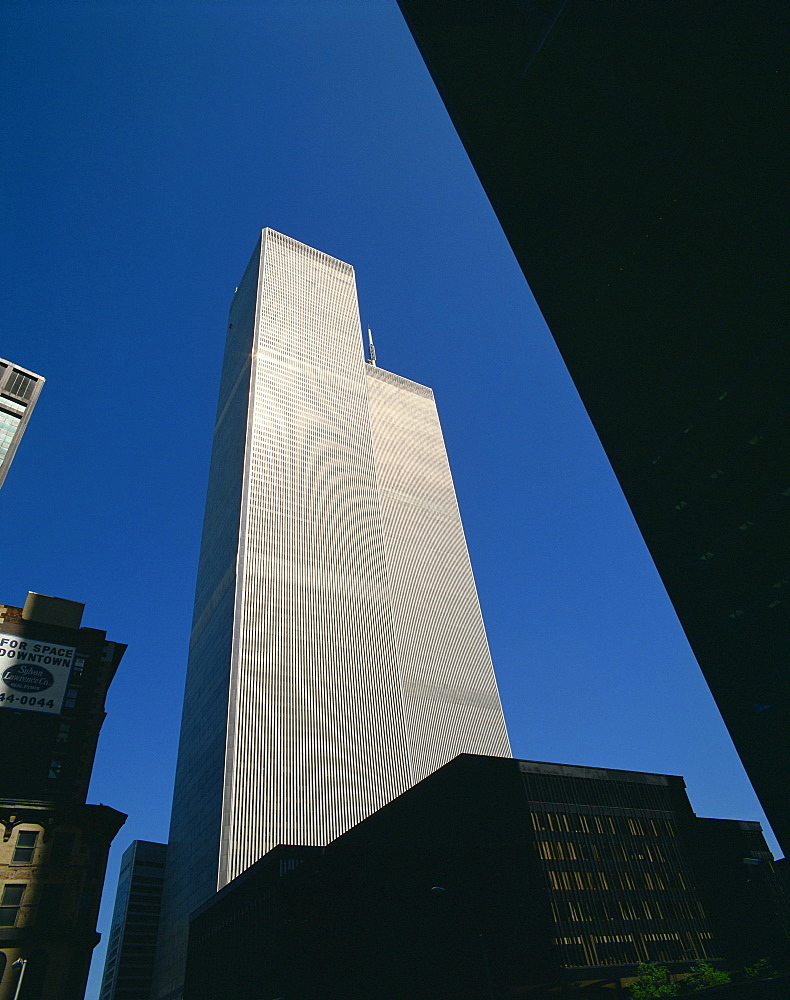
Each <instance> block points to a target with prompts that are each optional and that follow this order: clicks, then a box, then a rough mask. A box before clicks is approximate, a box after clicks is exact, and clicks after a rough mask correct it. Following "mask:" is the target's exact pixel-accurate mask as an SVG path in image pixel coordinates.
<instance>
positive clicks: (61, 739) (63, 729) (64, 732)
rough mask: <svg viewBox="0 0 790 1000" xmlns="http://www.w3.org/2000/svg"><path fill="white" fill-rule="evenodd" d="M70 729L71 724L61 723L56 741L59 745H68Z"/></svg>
mask: <svg viewBox="0 0 790 1000" xmlns="http://www.w3.org/2000/svg"><path fill="white" fill-rule="evenodd" d="M70 729H71V723H70V722H61V724H60V728H59V729H58V735H57V736H56V737H55V739H56V741H57V742H58V743H68V741H69V731H70Z"/></svg>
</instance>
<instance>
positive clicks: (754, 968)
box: [743, 958, 776, 979]
mask: <svg viewBox="0 0 790 1000" xmlns="http://www.w3.org/2000/svg"><path fill="white" fill-rule="evenodd" d="M743 972H744V975H745V976H746V978H747V979H760V978H761V977H762V976H775V975H776V967H775V966H774V963H773V962H772V961H771V960H770V958H761V959H759V961H757V962H755V963H754V965H747V966H746V968H745V969H744V970H743Z"/></svg>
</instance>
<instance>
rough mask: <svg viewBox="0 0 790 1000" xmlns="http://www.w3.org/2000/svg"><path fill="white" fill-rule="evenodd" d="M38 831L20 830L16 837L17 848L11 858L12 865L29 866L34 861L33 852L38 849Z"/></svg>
mask: <svg viewBox="0 0 790 1000" xmlns="http://www.w3.org/2000/svg"><path fill="white" fill-rule="evenodd" d="M37 840H38V831H36V830H20V831H19V833H18V834H17V835H16V846H15V847H14V854H13V856H12V858H11V864H12V865H29V864H30V863H31V861H32V860H33V852H34V851H35V849H36V841H37Z"/></svg>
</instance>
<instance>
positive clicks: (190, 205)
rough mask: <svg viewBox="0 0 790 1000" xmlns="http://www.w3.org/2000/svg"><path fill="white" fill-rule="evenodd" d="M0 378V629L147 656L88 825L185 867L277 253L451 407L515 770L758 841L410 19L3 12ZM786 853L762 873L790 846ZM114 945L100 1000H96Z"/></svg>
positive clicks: (707, 708)
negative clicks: (242, 320)
mask: <svg viewBox="0 0 790 1000" xmlns="http://www.w3.org/2000/svg"><path fill="white" fill-rule="evenodd" d="M0 34H2V37H3V42H2V45H3V53H2V80H1V81H0V83H1V84H2V93H3V95H4V96H3V101H4V104H5V108H4V111H5V117H6V123H7V125H6V132H5V138H4V140H3V146H4V148H3V153H2V156H3V160H2V162H3V171H2V183H3V186H4V190H3V205H4V207H3V218H2V238H1V242H2V253H3V271H4V275H5V283H4V289H3V295H4V303H3V315H4V319H5V328H4V331H3V336H2V340H0V355H2V356H4V357H7V358H10V359H12V360H13V361H16V362H18V363H19V364H21V365H24V366H25V367H27V368H31V369H33V370H34V371H36V372H39V373H40V374H42V375H44V376H45V377H46V378H47V380H48V381H47V384H46V386H45V388H44V392H43V393H42V396H41V399H40V401H39V404H38V407H37V409H36V412H35V414H34V417H33V420H32V421H31V424H30V426H29V429H28V431H27V434H26V437H25V440H24V441H23V444H22V446H21V448H20V450H19V452H18V454H17V457H16V459H15V462H14V466H13V468H12V470H11V472H10V474H9V477H8V479H7V481H6V485H5V487H4V488H3V491H2V495H0V516H2V519H3V526H4V527H3V546H2V552H1V554H0V601H2V602H5V603H10V604H21V603H22V602H23V601H24V598H25V595H26V593H27V591H28V590H35V591H39V592H42V593H46V594H54V595H57V596H60V597H67V598H72V599H75V600H81V601H84V602H85V603H86V606H87V607H86V612H85V618H84V624H86V625H90V626H93V627H96V628H103V629H106V630H107V632H108V635H109V637H110V638H111V639H115V640H117V641H121V642H128V643H129V651H128V653H127V654H126V657H125V659H124V661H123V662H122V664H121V668H120V670H119V672H118V675H117V677H116V680H115V682H114V684H113V687H112V689H111V692H110V695H109V698H108V704H107V707H108V713H109V714H108V717H107V721H106V723H105V726H104V730H103V733H102V737H101V740H100V743H99V751H98V755H97V760H96V766H95V769H94V776H93V783H92V786H91V794H90V801H93V802H104V803H107V804H108V805H112V806H114V807H116V808H117V809H120V810H122V811H123V812H127V813H128V814H129V819H128V821H127V823H126V826H125V827H124V828H123V829H122V831H121V833H120V834H119V835H118V837H117V839H116V843H115V846H114V847H113V851H112V855H111V860H110V867H109V871H108V877H107V884H106V891H105V900H104V904H103V907H102V916H101V923H100V930H102V931H103V932H104V934H105V941H106V931H107V927H108V924H109V919H110V915H111V909H112V900H113V896H114V891H115V882H116V878H117V870H118V862H119V859H120V855H121V853H122V851H123V850H124V849H125V848H126V846H128V844H129V842H130V841H131V840H132V839H134V838H141V839H147V840H166V838H167V827H168V818H169V811H170V796H171V788H172V780H173V772H174V765H175V753H176V742H177V737H178V725H179V717H180V711H181V697H182V691H183V680H184V670H185V665H186V653H187V640H188V633H189V627H190V617H191V607H192V597H193V591H194V582H195V570H196V564H197V554H198V545H199V541H200V530H201V522H202V512H203V501H204V495H205V486H206V478H207V473H208V461H209V449H210V444H211V433H212V426H213V418H214V411H215V406H216V394H217V387H218V379H219V366H220V361H221V356H222V348H223V337H224V331H225V327H226V323H227V318H226V317H227V309H228V305H229V303H230V299H231V296H232V294H233V290H234V288H235V286H236V284H237V283H238V280H239V278H240V277H241V274H242V271H243V269H244V266H245V264H246V262H247V260H248V258H249V255H250V253H251V252H252V249H253V246H254V244H255V241H256V239H257V235H258V231H259V230H260V229H261V228H262V227H263V226H272V227H273V228H275V229H278V230H280V231H281V232H284V233H287V234H288V235H290V236H293V237H294V238H296V239H298V240H301V241H302V242H304V243H308V244H310V245H311V246H314V247H317V248H318V249H320V250H323V251H325V252H327V253H330V254H332V255H334V256H336V257H339V258H341V259H342V260H345V261H348V262H349V263H351V264H353V265H354V267H355V269H356V273H357V282H358V287H359V297H360V304H361V309H362V322H363V325H364V326H368V325H369V326H371V327H373V330H374V333H375V336H376V345H377V351H378V359H379V363H380V365H381V366H382V367H384V368H388V369H389V370H391V371H394V372H397V373H399V374H401V375H404V376H406V377H408V378H411V379H414V380H416V381H418V382H422V383H424V384H427V385H430V386H433V388H434V390H435V393H436V397H437V402H438V406H439V412H440V416H441V418H442V423H443V427H444V432H445V437H446V442H447V449H448V453H449V456H450V463H451V466H452V469H453V473H454V476H455V483H456V489H457V492H458V498H459V503H460V507H461V513H462V516H463V520H464V524H465V527H466V531H467V538H468V543H469V549H470V552H471V556H472V562H473V565H474V568H475V573H476V578H477V583H478V588H479V592H480V600H481V604H482V607H483V614H484V616H485V619H486V623H487V627H488V634H489V641H490V644H491V651H492V655H493V658H494V664H495V666H496V670H497V675H498V678H499V683H500V690H501V694H502V701H503V704H504V709H505V714H506V717H507V720H508V725H509V728H510V735H511V740H512V744H513V752H514V754H515V756H517V757H525V758H531V759H537V760H550V761H561V762H567V763H576V764H588V765H596V766H603V767H616V768H627V769H634V770H647V771H660V772H666V773H673V774H682V775H684V776H685V777H686V781H687V785H688V789H689V793H690V797H691V801H692V804H693V805H694V807H695V809H696V811H697V813H698V814H699V815H703V816H719V817H732V818H740V819H760V820H761V821H762V822H763V823H765V820H764V818H763V816H762V813H761V811H760V808H759V805H758V803H757V801H756V799H755V797H754V794H753V792H752V790H751V787H750V785H749V783H748V781H747V779H746V777H745V775H744V772H743V769H742V767H741V765H740V763H739V761H738V758H737V756H736V754H735V751H734V749H733V747H732V744H731V743H730V740H729V738H728V736H727V733H726V731H725V729H724V726H723V724H722V722H721V720H720V718H719V716H718V713H717V711H716V709H715V706H714V703H713V700H712V698H711V697H710V694H709V693H708V690H707V687H706V686H705V684H704V682H703V680H702V676H701V674H700V672H699V669H698V667H697V665H696V662H695V661H694V658H693V657H692V655H691V652H690V650H689V648H688V645H687V643H686V641H685V638H684V636H683V633H682V631H681V629H680V626H679V625H678V622H677V620H676V618H675V615H674V613H673V611H672V608H671V606H670V604H669V601H668V599H667V597H666V595H665V593H664V591H663V588H662V586H661V583H660V581H659V579H658V575H657V573H656V571H655V569H654V567H653V565H652V563H651V561H650V559H649V557H648V555H647V552H646V549H645V546H644V544H643V543H642V540H641V537H640V535H639V533H638V532H637V530H636V527H635V525H634V522H633V519H632V517H631V515H630V513H629V510H628V508H627V506H626V504H625V501H624V499H623V497H622V495H621V493H620V490H619V488H618V486H617V483H616V481H615V479H614V476H613V474H612V472H611V470H610V469H609V467H608V464H607V462H606V459H605V457H604V454H603V452H602V449H601V447H600V445H599V443H598V441H597V439H596V437H595V434H594V433H593V431H592V428H591V426H590V424H589V421H588V419H587V416H586V414H585V412H584V409H583V407H582V405H581V403H580V402H579V399H578V398H577V395H576V392H575V390H574V388H573V385H572V384H571V382H570V379H569V377H568V375H567V373H566V372H565V369H564V366H563V364H562V362H561V360H560V358H559V355H558V352H557V350H556V348H555V347H554V344H553V341H552V340H551V337H550V335H549V333H548V331H547V329H546V326H545V324H544V322H543V320H542V318H541V315H540V312H539V311H538V309H537V307H536V306H535V304H534V301H533V300H532V297H531V295H530V293H529V290H528V288H527V286H526V284H525V282H524V279H523V277H522V275H521V272H520V271H519V269H518V267H517V266H516V263H515V261H514V259H513V257H512V254H511V253H510V250H509V248H508V246H507V243H506V241H505V238H504V236H503V234H502V232H501V230H500V228H499V225H498V223H497V221H496V219H495V217H494V215H493V213H492V211H491V209H490V207H489V205H488V202H487V200H486V198H485V196H484V194H483V192H482V189H481V187H480V185H479V183H478V181H477V178H476V176H475V174H474V172H473V170H472V168H471V166H470V164H469V162H468V160H467V158H466V155H465V153H464V151H463V149H462V147H461V144H460V142H459V140H458V138H457V137H456V135H455V132H454V130H453V128H452V126H451V124H450V121H449V119H448V117H447V114H446V112H445V110H444V107H443V105H442V104H441V102H440V100H439V97H438V95H437V94H436V91H435V89H434V87H433V84H432V83H431V80H430V78H429V76H428V74H427V71H426V70H425V68H424V66H423V64H422V61H421V59H420V57H419V55H418V53H417V50H416V47H415V46H414V43H413V42H412V39H411V36H410V35H409V33H408V31H407V30H406V28H405V25H404V23H403V21H402V19H401V16H400V14H399V12H398V9H397V6H396V4H395V0H354V2H352V0H346V2H343V0H312V2H311V0H279V2H278V0H270V2H266V0H260V2H256V3H253V2H234V0H217V2H213V3H210V2H202V3H201V2H196V0H191V2H188V3H187V2H180V0H158V2H156V3H152V2H145V0H139V2H115V0H106V2H100V0H91V2H80V3H77V2H68V0H56V2H50V3H45V2H37V0H6V2H5V3H4V4H3V6H2V10H0ZM774 843H775V842H774V841H772V844H774ZM104 943H105V942H103V943H102V945H100V946H99V948H97V951H96V957H95V960H94V967H93V970H92V974H91V982H90V985H89V988H88V993H87V997H88V1000H95V997H96V995H97V993H98V988H99V980H100V976H101V968H102V965H103V960H104Z"/></svg>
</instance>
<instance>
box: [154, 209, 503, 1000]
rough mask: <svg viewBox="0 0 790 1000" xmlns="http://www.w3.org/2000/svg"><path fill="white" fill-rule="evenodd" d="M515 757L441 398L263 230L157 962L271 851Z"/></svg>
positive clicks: (228, 429) (215, 533)
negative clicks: (382, 359)
mask: <svg viewBox="0 0 790 1000" xmlns="http://www.w3.org/2000/svg"><path fill="white" fill-rule="evenodd" d="M463 752H469V753H484V754H493V755H499V756H509V755H510V747H509V743H508V738H507V732H506V729H505V723H504V718H503V715H502V709H501V705H500V701H499V695H498V692H497V687H496V681H495V678H494V672H493V668H492V665H491V657H490V654H489V652H488V644H487V641H486V636H485V630H484V626H483V619H482V616H481V614H480V607H479V604H478V601H477V593H476V590H475V585H474V580H473V577H472V570H471V566H470V563H469V556H468V553H467V549H466V543H465V541H464V535H463V529H462V527H461V520H460V517H459V514H458V506H457V503H456V499H455V492H454V490H453V484H452V479H451V476H450V469H449V466H448V463H447V455H446V453H445V448H444V443H443V440H442V434H441V429H440V427H439V421H438V417H437V415H436V407H435V405H434V402H433V393H432V392H431V390H430V389H427V388H425V387H424V386H420V385H417V384H416V383H414V382H410V381H408V380H407V379H404V378H400V377H399V376H397V375H392V374H390V373H388V372H385V371H383V370H381V369H380V368H377V367H376V366H375V364H371V363H366V362H365V360H364V356H363V351H362V331H361V328H360V321H359V311H358V306H357V299H356V287H355V283H354V271H353V268H351V267H350V266H349V265H348V264H344V263H342V262H341V261H339V260H335V259H334V258H333V257H329V256H327V255H326V254H323V253H319V252H318V251H317V250H313V249H311V248H310V247H307V246H304V245H303V244H301V243H297V242H296V241H295V240H292V239H289V238H288V237H286V236H282V235H281V234H279V233H275V232H273V231H272V230H270V229H265V230H264V231H263V234H262V236H261V240H260V242H259V243H258V246H257V247H256V249H255V252H254V254H253V256H252V259H251V260H250V263H249V265H248V267H247V270H246V272H245V274H244V277H243V279H242V282H241V284H240V285H239V288H238V289H237V292H236V295H235V297H234V300H233V304H232V306H231V310H230V321H229V324H228V332H227V341H226V347H225V358H224V361H223V368H222V378H221V384H220V396H219V405H218V409H217V422H216V428H215V431H214V445H213V451H212V457H211V470H210V473H209V485H208V496H207V500H206V512H205V520H204V524H203V539H202V543H201V551H200V563H199V568H198V581H197V591H196V596H195V610H194V618H193V627H192V636H191V640H190V655H189V665H188V670H187V682H186V693H185V697H184V712H183V717H182V722H181V740H180V744H179V752H178V766H177V771H176V783H175V791H174V796H173V812H172V818H171V827H170V842H169V848H168V860H167V873H166V878H165V889H164V904H163V913H162V923H161V930H160V943H159V953H158V957H157V987H156V992H155V996H157V997H168V998H169V997H178V996H179V995H180V989H181V984H182V981H183V970H184V961H185V948H186V933H187V929H188V924H187V921H188V917H189V914H190V913H191V912H192V910H194V909H195V908H196V907H197V906H199V905H200V904H201V903H203V902H204V901H205V900H206V899H207V898H209V897H210V896H211V895H212V894H213V893H214V892H216V891H217V889H218V888H221V887H222V886H223V885H225V884H227V883H228V882H229V881H230V880H231V879H233V878H234V877H235V876H236V875H238V874H239V873H240V872H242V871H244V870H245V869H246V868H248V867H249V866H250V865H251V864H253V863H254V862H255V861H257V860H258V858H260V857H261V856H262V855H263V854H265V853H266V852H267V851H268V850H270V849H271V848H272V847H274V846H276V845H277V844H308V845H322V844H326V843H328V842H329V841H330V840H332V839H334V838H335V837H337V836H338V835H339V834H341V833H343V832H344V831H345V830H347V829H348V828H349V827H351V826H353V825H354V824H355V823H357V822H359V821H360V820H361V819H363V818H364V817H366V816H368V815H369V814H370V813H372V812H374V811H375V810H376V809H378V808H379V807H380V806H382V805H384V804H385V803H386V802H388V801H390V800H391V799H393V798H395V797H396V796H397V795H399V794H400V793H401V792H403V791H405V790H406V789H407V788H409V787H410V786H411V785H413V784H415V783H416V782H417V781H419V780H420V779H421V778H423V777H425V776H426V775H427V774H430V773H431V772H432V771H434V770H436V769H437V768H438V767H440V766H441V765H442V764H444V763H446V762H447V761H448V760H450V759H452V758H453V757H455V756H456V755H457V754H459V753H463Z"/></svg>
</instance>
